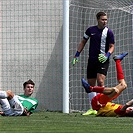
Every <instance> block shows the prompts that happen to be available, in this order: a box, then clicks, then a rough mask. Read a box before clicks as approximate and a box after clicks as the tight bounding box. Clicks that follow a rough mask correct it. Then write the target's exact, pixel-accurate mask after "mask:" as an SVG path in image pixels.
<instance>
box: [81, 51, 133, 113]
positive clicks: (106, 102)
mask: <svg viewBox="0 0 133 133" xmlns="http://www.w3.org/2000/svg"><path fill="white" fill-rule="evenodd" d="M127 54H128V53H127V52H125V53H122V54H120V55H116V56H114V58H113V59H114V60H115V63H116V70H117V80H118V83H119V84H118V85H117V86H115V87H111V88H107V87H100V86H90V85H89V84H88V82H87V81H85V79H84V78H82V85H83V87H84V88H85V91H86V92H87V93H90V92H97V93H99V94H97V95H96V96H95V97H94V98H93V99H92V102H91V104H92V108H93V109H94V110H97V116H133V107H131V106H132V105H133V99H132V100H131V101H128V102H127V103H126V104H125V105H121V104H115V103H112V102H111V101H112V100H114V99H116V98H117V97H118V96H119V95H120V94H121V92H122V91H123V90H124V89H126V87H127V84H126V82H125V80H124V74H123V70H122V66H121V60H122V59H123V58H124V57H125V56H126V55H127Z"/></svg>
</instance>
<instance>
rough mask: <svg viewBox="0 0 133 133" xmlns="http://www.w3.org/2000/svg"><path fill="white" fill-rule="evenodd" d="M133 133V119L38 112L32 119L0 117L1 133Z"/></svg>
mask: <svg viewBox="0 0 133 133" xmlns="http://www.w3.org/2000/svg"><path fill="white" fill-rule="evenodd" d="M87 132H88V133H104V132H105V133H117V132H118V133H132V132H133V118H131V117H130V118H127V117H95V116H93V115H92V116H82V115H81V114H80V113H70V114H63V113H59V112H37V113H34V114H32V115H31V116H30V117H27V116H20V117H2V116H1V117H0V133H87Z"/></svg>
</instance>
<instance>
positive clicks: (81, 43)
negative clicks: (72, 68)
mask: <svg viewBox="0 0 133 133" xmlns="http://www.w3.org/2000/svg"><path fill="white" fill-rule="evenodd" d="M86 42H87V40H86V39H84V38H83V39H82V40H81V42H80V43H79V46H78V49H77V52H76V54H75V56H74V58H73V61H72V64H73V65H75V63H76V62H78V57H79V55H80V53H81V52H82V50H83V48H84V46H85V44H86Z"/></svg>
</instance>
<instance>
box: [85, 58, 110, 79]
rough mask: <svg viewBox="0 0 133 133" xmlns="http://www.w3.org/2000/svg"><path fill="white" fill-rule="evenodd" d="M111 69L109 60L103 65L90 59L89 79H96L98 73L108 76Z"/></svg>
mask: <svg viewBox="0 0 133 133" xmlns="http://www.w3.org/2000/svg"><path fill="white" fill-rule="evenodd" d="M108 67H109V60H107V61H106V62H105V63H101V62H99V61H92V60H89V59H88V65H87V79H91V78H96V77H97V73H100V74H103V75H105V76H106V75H107V71H108Z"/></svg>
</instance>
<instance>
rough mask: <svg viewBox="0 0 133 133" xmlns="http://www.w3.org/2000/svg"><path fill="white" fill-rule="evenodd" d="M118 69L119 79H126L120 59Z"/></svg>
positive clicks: (117, 63) (117, 64) (117, 62)
mask: <svg viewBox="0 0 133 133" xmlns="http://www.w3.org/2000/svg"><path fill="white" fill-rule="evenodd" d="M116 71H117V80H120V79H124V74H123V70H122V66H121V61H120V60H116Z"/></svg>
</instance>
